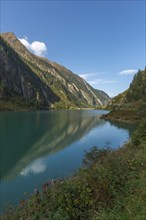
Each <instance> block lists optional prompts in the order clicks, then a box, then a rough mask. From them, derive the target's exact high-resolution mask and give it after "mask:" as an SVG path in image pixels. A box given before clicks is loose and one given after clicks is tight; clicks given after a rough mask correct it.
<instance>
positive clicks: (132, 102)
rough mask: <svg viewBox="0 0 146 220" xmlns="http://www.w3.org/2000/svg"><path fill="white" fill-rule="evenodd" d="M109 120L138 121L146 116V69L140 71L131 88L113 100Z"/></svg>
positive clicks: (109, 107) (108, 107)
mask: <svg viewBox="0 0 146 220" xmlns="http://www.w3.org/2000/svg"><path fill="white" fill-rule="evenodd" d="M107 109H110V110H112V111H111V112H110V113H109V114H108V115H106V116H104V117H105V118H107V119H117V120H130V121H137V120H141V118H143V117H145V116H146V68H145V70H139V71H138V72H137V74H136V75H135V76H134V78H133V80H132V82H131V84H130V86H129V88H128V89H127V90H126V91H124V92H123V93H121V94H119V95H118V96H116V97H114V98H113V99H111V101H110V102H109V104H108V105H107Z"/></svg>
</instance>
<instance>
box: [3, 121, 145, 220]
mask: <svg viewBox="0 0 146 220" xmlns="http://www.w3.org/2000/svg"><path fill="white" fill-rule="evenodd" d="M145 155H146V120H144V121H143V122H142V123H141V124H140V125H139V128H138V129H137V131H136V132H135V133H134V135H133V137H132V140H131V141H129V143H127V144H125V145H124V146H123V147H122V148H120V149H118V150H115V151H113V150H111V149H110V148H107V149H102V150H100V149H99V148H97V147H94V148H93V149H92V150H91V151H89V152H86V154H85V157H84V158H83V167H82V168H80V169H79V170H78V171H77V172H76V174H75V175H74V176H72V177H70V178H68V179H63V180H61V179H60V180H54V181H48V182H47V183H45V184H43V185H42V191H41V192H38V191H36V192H35V193H33V194H32V195H30V196H28V199H27V200H25V201H24V200H23V201H21V202H20V205H19V206H18V207H16V208H14V207H9V208H7V211H6V213H5V214H4V215H3V216H2V217H1V219H2V220H8V219H9V220H17V219H21V220H23V219H25V220H26V219H27V220H29V219H30V220H33V219H34V220H37V219H41V220H43V219H48V220H49V219H50V220H58V219H59V220H82V219H83V220H84V219H86V220H114V219H115V220H145V219H146V209H145V207H146V187H145V183H146V156H145Z"/></svg>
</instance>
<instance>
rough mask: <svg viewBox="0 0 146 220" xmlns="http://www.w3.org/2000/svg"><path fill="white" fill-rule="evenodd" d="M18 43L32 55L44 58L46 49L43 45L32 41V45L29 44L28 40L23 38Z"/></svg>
mask: <svg viewBox="0 0 146 220" xmlns="http://www.w3.org/2000/svg"><path fill="white" fill-rule="evenodd" d="M18 39H19V38H18ZM19 41H20V42H21V43H22V44H23V45H24V46H25V47H26V48H27V49H28V50H29V51H30V52H32V53H34V54H35V55H37V56H40V57H44V56H45V55H46V54H47V47H46V45H45V43H43V42H40V41H33V42H32V43H29V41H28V38H27V37H26V36H25V37H24V38H22V39H19Z"/></svg>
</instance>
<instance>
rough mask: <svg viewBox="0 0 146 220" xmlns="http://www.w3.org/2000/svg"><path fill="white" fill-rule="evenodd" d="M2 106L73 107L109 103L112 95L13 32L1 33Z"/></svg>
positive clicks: (20, 107) (6, 107)
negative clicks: (37, 52) (28, 46)
mask: <svg viewBox="0 0 146 220" xmlns="http://www.w3.org/2000/svg"><path fill="white" fill-rule="evenodd" d="M0 63H1V72H0V80H1V85H0V99H1V101H0V102H1V103H0V106H1V107H0V109H1V110H24V109H26V110H27V109H50V108H54V109H61V108H63V109H65V108H66V109H74V108H91V107H92V108H93V107H94V108H95V107H98V108H99V107H102V106H105V105H107V104H108V102H109V101H110V97H109V96H108V95H107V94H106V93H105V92H103V91H100V90H97V89H94V88H92V87H91V86H90V85H89V84H88V83H87V82H86V81H85V80H84V79H82V78H81V77H79V76H78V75H76V74H74V73H72V72H71V71H70V70H68V69H67V68H65V67H63V66H61V65H59V64H57V63H55V62H52V61H49V60H47V59H46V58H42V57H39V56H36V55H34V54H32V53H31V52H29V51H28V50H27V49H26V47H25V46H24V45H23V44H22V43H21V42H20V41H19V40H18V39H17V37H16V36H15V35H14V34H13V33H11V32H8V33H2V34H0Z"/></svg>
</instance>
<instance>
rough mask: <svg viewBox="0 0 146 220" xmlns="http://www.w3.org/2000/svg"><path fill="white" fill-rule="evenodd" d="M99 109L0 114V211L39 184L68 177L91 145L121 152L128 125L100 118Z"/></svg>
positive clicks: (130, 131) (129, 129) (80, 163)
mask: <svg viewBox="0 0 146 220" xmlns="http://www.w3.org/2000/svg"><path fill="white" fill-rule="evenodd" d="M105 113H107V111H103V110H75V111H71V110H70V111H69V110H61V111H35V112H1V113H0V116H1V117H0V122H1V148H0V155H1V166H0V171H1V172H0V179H1V181H0V195H1V206H3V205H4V204H5V203H7V202H9V203H12V204H13V205H16V204H18V202H19V201H20V200H21V199H23V198H25V196H24V192H29V193H32V192H33V191H34V189H35V188H40V187H41V185H42V183H43V182H45V181H47V180H49V179H52V178H61V177H66V176H68V175H71V174H72V173H73V172H74V171H75V170H76V169H77V168H78V167H80V166H81V165H82V158H83V155H84V153H85V151H86V150H89V149H90V148H91V147H93V146H98V147H100V148H103V147H105V146H107V145H110V146H111V147H112V148H118V147H120V146H121V145H122V144H123V143H124V142H125V141H127V140H128V138H129V137H130V135H131V134H132V131H133V129H134V128H133V126H131V125H128V124H124V123H111V122H108V121H105V120H103V119H100V118H99V116H100V115H101V114H105Z"/></svg>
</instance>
